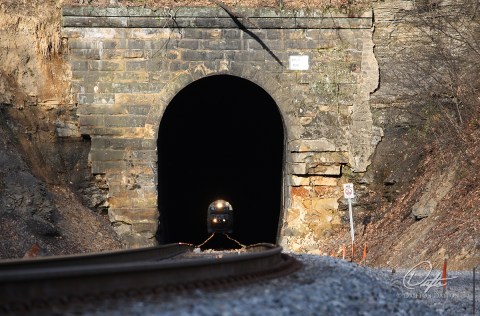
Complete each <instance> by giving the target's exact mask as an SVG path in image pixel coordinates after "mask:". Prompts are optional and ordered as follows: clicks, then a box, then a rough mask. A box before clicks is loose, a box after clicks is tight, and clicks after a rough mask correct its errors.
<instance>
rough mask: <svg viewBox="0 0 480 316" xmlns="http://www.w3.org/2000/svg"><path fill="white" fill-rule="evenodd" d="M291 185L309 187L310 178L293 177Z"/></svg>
mask: <svg viewBox="0 0 480 316" xmlns="http://www.w3.org/2000/svg"><path fill="white" fill-rule="evenodd" d="M290 185H291V186H308V185H310V177H298V176H291V177H290Z"/></svg>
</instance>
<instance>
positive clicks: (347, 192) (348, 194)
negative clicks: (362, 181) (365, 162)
mask: <svg viewBox="0 0 480 316" xmlns="http://www.w3.org/2000/svg"><path fill="white" fill-rule="evenodd" d="M343 196H344V197H345V198H346V199H354V198H355V192H354V191H353V183H345V184H344V185H343Z"/></svg>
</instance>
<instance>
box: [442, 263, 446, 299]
mask: <svg viewBox="0 0 480 316" xmlns="http://www.w3.org/2000/svg"><path fill="white" fill-rule="evenodd" d="M442 284H443V294H445V292H446V291H447V258H445V259H444V260H443V271H442Z"/></svg>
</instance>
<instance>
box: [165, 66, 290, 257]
mask: <svg viewBox="0 0 480 316" xmlns="http://www.w3.org/2000/svg"><path fill="white" fill-rule="evenodd" d="M157 148H158V192H159V197H158V199H159V200H158V205H159V211H160V225H159V229H158V233H157V239H158V241H159V243H173V242H187V243H192V244H194V245H199V244H200V243H202V242H203V241H205V240H206V238H207V237H208V236H209V234H208V233H207V223H206V218H207V209H208V206H209V204H210V203H211V202H213V201H214V200H217V199H224V200H227V201H229V202H230V203H231V205H232V207H233V217H234V224H233V233H231V234H229V236H231V237H232V238H234V239H236V240H238V241H239V242H240V243H242V244H244V245H250V244H254V243H259V242H269V243H276V241H277V232H278V227H279V226H278V225H279V217H280V210H281V207H282V205H281V204H282V203H281V201H282V172H283V171H282V168H283V153H284V129H283V122H282V118H281V114H280V112H279V110H278V107H277V105H276V104H275V101H274V100H273V99H272V98H271V97H270V95H269V94H268V93H266V92H265V90H263V89H262V88H261V87H259V86H257V85H256V84H254V83H252V82H250V81H248V80H245V79H242V78H239V77H234V76H229V75H216V76H210V77H206V78H203V79H200V80H198V81H195V82H193V83H191V84H190V85H188V86H187V87H185V88H184V89H183V90H181V91H180V92H179V93H178V94H177V95H176V96H175V97H174V98H173V100H172V101H171V102H170V104H169V105H168V107H167V109H166V110H165V113H164V115H163V118H162V121H161V123H160V130H159V136H158V144H157ZM217 235H218V236H217ZM236 246H237V244H236V243H234V242H232V241H231V240H230V239H228V238H226V236H224V235H222V234H216V235H215V236H214V238H212V239H211V240H210V241H209V243H207V244H205V247H207V248H213V249H228V248H236Z"/></svg>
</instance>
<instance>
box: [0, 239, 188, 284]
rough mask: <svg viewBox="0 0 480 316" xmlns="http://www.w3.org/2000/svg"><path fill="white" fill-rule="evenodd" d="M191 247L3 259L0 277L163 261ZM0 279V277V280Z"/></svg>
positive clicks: (181, 244)
mask: <svg viewBox="0 0 480 316" xmlns="http://www.w3.org/2000/svg"><path fill="white" fill-rule="evenodd" d="M193 249H194V246H193V245H190V244H184V243H178V244H177V243H174V244H167V245H161V246H156V247H146V248H138V249H128V250H115V251H105V252H99V253H87V254H78V255H64V256H49V257H37V258H31V259H5V260H0V275H3V273H5V272H8V271H12V270H19V269H24V270H26V269H39V268H55V267H59V268H60V267H68V266H78V265H87V264H107V263H112V262H115V263H121V262H131V261H148V260H164V259H167V258H172V257H175V256H178V255H180V254H182V253H185V252H187V251H192V250H193ZM1 278H2V277H1V276H0V279H1Z"/></svg>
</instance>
